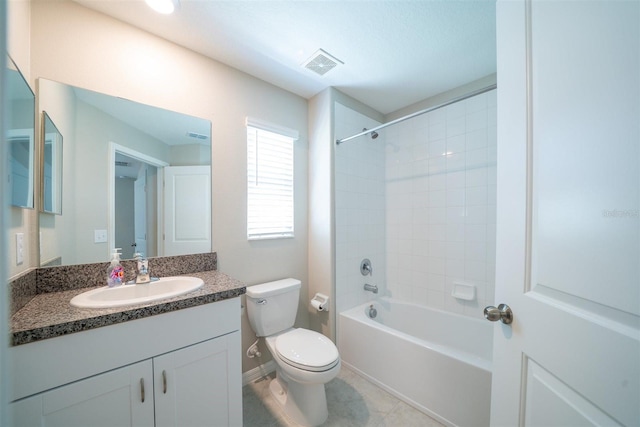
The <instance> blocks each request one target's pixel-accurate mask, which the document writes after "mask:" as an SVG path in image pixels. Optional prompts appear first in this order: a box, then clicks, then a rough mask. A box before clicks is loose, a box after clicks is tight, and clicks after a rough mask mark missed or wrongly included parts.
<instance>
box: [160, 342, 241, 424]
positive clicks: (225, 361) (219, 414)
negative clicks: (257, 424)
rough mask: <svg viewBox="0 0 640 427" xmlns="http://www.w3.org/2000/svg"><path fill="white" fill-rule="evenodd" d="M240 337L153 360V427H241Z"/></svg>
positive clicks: (178, 351) (209, 343)
mask: <svg viewBox="0 0 640 427" xmlns="http://www.w3.org/2000/svg"><path fill="white" fill-rule="evenodd" d="M240 346H241V344H240V332H239V331H236V332H233V333H230V334H227V335H223V336H221V337H218V338H215V339H212V340H209V341H204V342H202V343H199V344H195V345H192V346H190V347H186V348H183V349H180V350H176V351H173V352H171V353H167V354H165V355H162V356H158V357H155V358H154V359H153V370H154V384H155V403H156V427H165V426H166V427H169V426H171V427H175V426H180V427H189V426H193V427H196V426H198V427H200V426H241V425H242V378H241V375H242V373H241V366H240V363H241V354H240Z"/></svg>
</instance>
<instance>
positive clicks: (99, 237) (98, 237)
mask: <svg viewBox="0 0 640 427" xmlns="http://www.w3.org/2000/svg"><path fill="white" fill-rule="evenodd" d="M93 243H107V230H93Z"/></svg>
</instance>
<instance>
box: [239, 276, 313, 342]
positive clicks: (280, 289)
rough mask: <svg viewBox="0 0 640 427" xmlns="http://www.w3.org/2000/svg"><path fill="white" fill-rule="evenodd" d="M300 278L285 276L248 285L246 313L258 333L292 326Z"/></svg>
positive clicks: (268, 332) (296, 310) (295, 312)
mask: <svg viewBox="0 0 640 427" xmlns="http://www.w3.org/2000/svg"><path fill="white" fill-rule="evenodd" d="M300 286H301V282H300V280H298V279H282V280H276V281H274V282H268V283H261V284H259V285H254V286H248V287H247V294H246V296H247V314H248V316H249V323H251V328H253V330H254V332H255V333H256V335H258V336H259V337H266V336H269V335H273V334H276V333H278V332H281V331H284V330H286V329H289V328H291V327H293V323H294V322H295V320H296V314H297V312H298V301H299V298H300Z"/></svg>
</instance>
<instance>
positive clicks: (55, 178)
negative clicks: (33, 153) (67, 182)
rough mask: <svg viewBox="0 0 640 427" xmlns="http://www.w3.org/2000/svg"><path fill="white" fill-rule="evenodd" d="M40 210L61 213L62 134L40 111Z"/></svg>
mask: <svg viewBox="0 0 640 427" xmlns="http://www.w3.org/2000/svg"><path fill="white" fill-rule="evenodd" d="M41 129H42V145H41V147H40V148H41V150H42V169H41V174H42V190H41V197H42V205H41V209H42V212H45V213H52V214H57V215H61V214H62V134H61V133H60V131H59V130H58V128H57V127H56V125H55V124H54V123H53V120H51V117H49V115H48V114H47V112H46V111H43V112H42V128H41Z"/></svg>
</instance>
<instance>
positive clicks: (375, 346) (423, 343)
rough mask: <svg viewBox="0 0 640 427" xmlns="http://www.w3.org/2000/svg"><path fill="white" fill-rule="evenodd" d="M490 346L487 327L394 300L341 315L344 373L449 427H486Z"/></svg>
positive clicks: (479, 321)
mask: <svg viewBox="0 0 640 427" xmlns="http://www.w3.org/2000/svg"><path fill="white" fill-rule="evenodd" d="M371 305H373V307H374V308H375V309H376V311H377V316H376V318H375V319H371V318H369V316H368V312H369V310H370V306H371ZM492 346H493V328H492V325H491V324H490V323H489V322H487V321H486V320H482V319H474V318H470V317H467V316H461V315H457V314H453V313H449V312H445V311H440V310H435V309H431V308H428V307H424V306H420V305H416V304H411V303H405V302H400V301H395V300H392V299H387V298H381V299H379V300H375V301H372V302H370V303H367V304H364V305H360V306H358V307H355V308H352V309H349V310H346V311H344V312H342V313H340V315H339V324H338V349H339V351H340V356H341V358H342V362H343V363H344V364H345V366H347V367H349V368H351V369H353V370H354V371H355V372H358V373H359V374H361V375H363V376H364V377H366V378H367V379H369V380H371V381H372V382H373V383H375V384H377V385H378V386H380V387H382V388H383V389H385V390H387V391H388V392H390V393H391V394H393V395H395V396H396V397H398V398H400V399H401V400H403V401H405V402H407V403H408V404H410V405H412V406H414V407H416V408H417V409H419V410H421V411H422V412H424V413H426V414H428V415H430V416H431V417H433V418H435V419H437V420H438V421H440V422H442V423H444V424H446V425H451V426H461V427H462V426H474V427H475V426H488V425H489V408H490V398H491V352H492Z"/></svg>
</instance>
